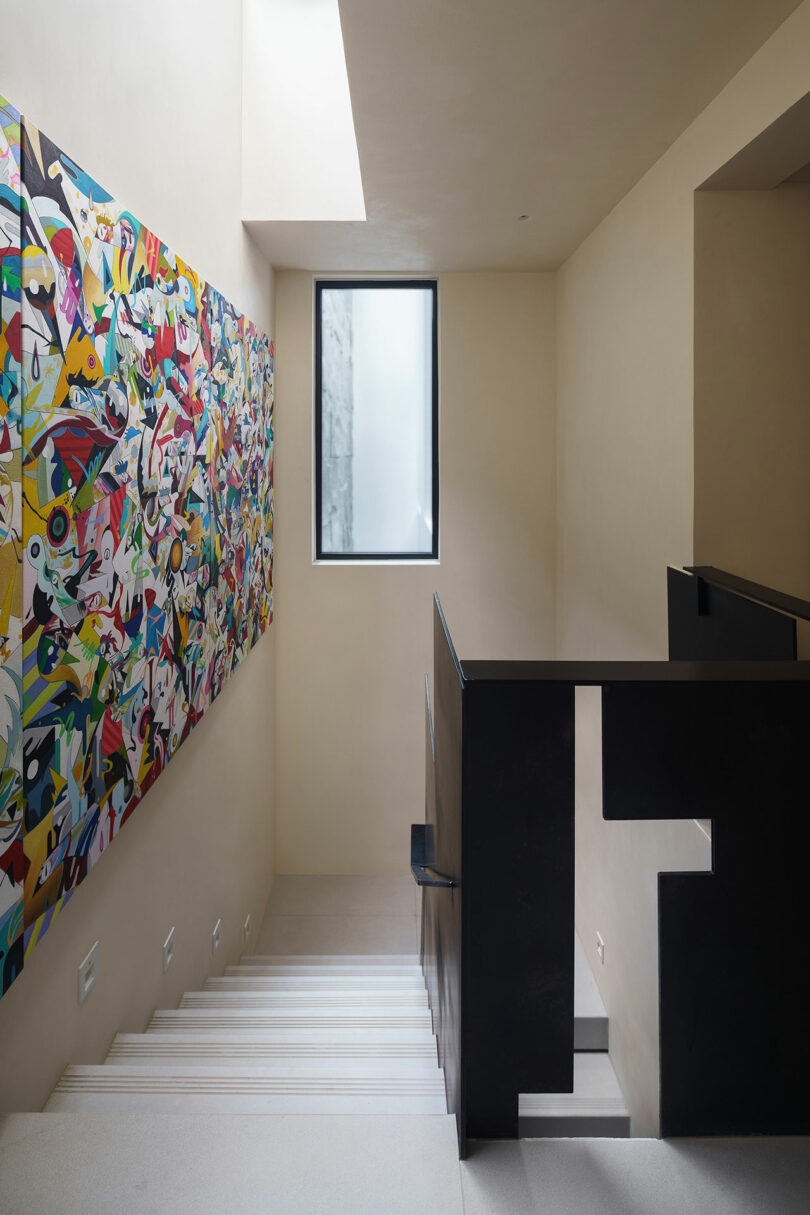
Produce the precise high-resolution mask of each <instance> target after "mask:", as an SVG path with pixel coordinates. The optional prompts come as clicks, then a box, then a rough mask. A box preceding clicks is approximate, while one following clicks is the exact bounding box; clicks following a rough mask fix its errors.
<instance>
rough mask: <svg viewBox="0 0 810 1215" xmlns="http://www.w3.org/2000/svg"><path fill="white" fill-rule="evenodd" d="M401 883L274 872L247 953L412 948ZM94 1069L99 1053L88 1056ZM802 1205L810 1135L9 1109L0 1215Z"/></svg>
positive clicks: (785, 1212) (434, 1214) (351, 1214)
mask: <svg viewBox="0 0 810 1215" xmlns="http://www.w3.org/2000/svg"><path fill="white" fill-rule="evenodd" d="M417 910H418V898H417V890H416V887H415V886H414V885H413V883H412V881H411V879H410V878H406V877H403V878H395V879H391V878H349V877H328V878H310V877H295V878H293V877H279V878H277V879H276V883H275V886H274V889H273V893H272V896H271V899H270V904H269V906H268V913H267V917H266V919H265V921H264V923H263V925H262V927H261V930H260V932H259V936H258V941H257V944H256V946H255V952H256V953H278V954H296V953H314V954H330V953H334V954H337V953H347V954H363V953H373V954H385V953H396V954H403V953H415V952H416V949H417V942H418V935H417V928H418V922H417ZM99 1062H100V1060H99ZM225 1210H227V1211H229V1212H233V1215H260V1213H261V1215H266V1213H270V1212H272V1215H808V1212H810V1139H791V1140H776V1139H753V1140H751V1139H748V1140H694V1141H685V1140H681V1141H668V1142H666V1143H664V1142H661V1141H659V1140H652V1139H585V1140H571V1139H562V1140H524V1141H521V1142H518V1143H481V1144H478V1145H477V1146H476V1147H475V1149H474V1151H473V1153H472V1154H471V1157H470V1159H469V1160H467V1161H465V1162H464V1163H462V1164H460V1163H459V1161H458V1160H457V1158H456V1143H455V1130H454V1124H453V1121H452V1120H451V1119H450V1118H435V1117H434V1118H429V1117H425V1118H423V1117H414V1118H399V1117H386V1118H373V1119H372V1118H363V1117H356V1116H341V1117H327V1116H317V1117H315V1116H303V1115H294V1116H286V1117H283V1116H253V1117H250V1116H239V1115H225V1116H219V1117H217V1116H205V1115H203V1116H197V1117H193V1116H188V1115H177V1114H175V1115H161V1116H157V1115H151V1114H117V1115H101V1114H17V1115H9V1116H7V1117H5V1118H4V1119H0V1212H2V1213H3V1215H48V1213H50V1212H54V1213H56V1212H58V1213H59V1215H96V1213H97V1215H108V1213H109V1212H110V1211H115V1212H116V1215H153V1213H154V1215H186V1213H188V1215H192V1212H193V1213H194V1215H215V1213H216V1215H219V1213H220V1212H222V1211H225Z"/></svg>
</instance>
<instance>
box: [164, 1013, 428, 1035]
mask: <svg viewBox="0 0 810 1215" xmlns="http://www.w3.org/2000/svg"><path fill="white" fill-rule="evenodd" d="M149 1024H150V1026H151V1027H153V1028H155V1029H157V1028H165V1027H166V1026H167V1025H172V1024H174V1025H177V1026H181V1027H183V1028H189V1027H190V1026H193V1025H199V1026H201V1027H202V1028H206V1027H211V1028H214V1027H215V1026H216V1027H219V1028H223V1029H262V1028H266V1029H275V1028H279V1029H281V1028H287V1029H293V1030H294V1029H315V1028H324V1029H330V1030H331V1029H360V1028H367V1029H371V1028H377V1029H430V1028H431V1025H432V1022H431V1018H430V1013H429V1012H427V1011H425V1012H420V1011H418V1010H413V1011H410V1012H408V1011H407V1010H406V1011H405V1012H401V1013H400V1012H396V1013H395V1012H394V1011H392V1010H391V1009H382V1010H380V1011H378V1012H376V1013H375V1012H370V1011H366V1012H363V1013H360V1012H356V1011H354V1010H352V1009H347V1010H344V1011H343V1012H335V1011H329V1010H328V1009H319V1010H316V1011H312V1010H306V1011H305V1010H301V1009H291V1010H289V1011H285V1010H278V1009H277V1010H275V1011H270V1010H268V1011H265V1012H260V1011H255V1010H250V1009H244V1008H242V1009H240V1008H232V1009H227V1008H226V1009H222V1008H167V1009H157V1010H156V1011H155V1012H154V1013H153V1015H152V1019H151V1021H150V1022H149Z"/></svg>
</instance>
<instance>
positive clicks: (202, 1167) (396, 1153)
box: [0, 1113, 463, 1215]
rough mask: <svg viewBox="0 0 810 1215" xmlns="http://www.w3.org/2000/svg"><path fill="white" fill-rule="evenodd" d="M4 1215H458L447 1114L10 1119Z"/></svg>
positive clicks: (1, 1152) (1, 1193)
mask: <svg viewBox="0 0 810 1215" xmlns="http://www.w3.org/2000/svg"><path fill="white" fill-rule="evenodd" d="M0 1211H2V1212H3V1215H111V1213H112V1212H114V1213H115V1215H223V1213H224V1212H228V1215H270V1213H271V1212H272V1215H462V1212H463V1207H462V1202H461V1185H460V1181H459V1168H458V1160H457V1158H456V1131H455V1124H454V1122H453V1120H452V1119H451V1118H448V1117H447V1116H446V1115H445V1116H444V1117H425V1118H420V1117H403V1118H398V1117H386V1118H365V1117H353V1116H349V1115H344V1116H341V1117H323V1116H312V1117H308V1116H306V1115H290V1116H287V1117H281V1116H272V1115H265V1116H250V1115H237V1114H230V1115H224V1116H223V1115H219V1116H210V1115H209V1116H206V1115H202V1114H198V1115H187V1114H153V1113H152V1114H122V1113H119V1114H116V1115H115V1116H114V1117H111V1116H109V1115H105V1114H79V1113H71V1114H10V1115H7V1116H6V1117H5V1118H2V1119H0Z"/></svg>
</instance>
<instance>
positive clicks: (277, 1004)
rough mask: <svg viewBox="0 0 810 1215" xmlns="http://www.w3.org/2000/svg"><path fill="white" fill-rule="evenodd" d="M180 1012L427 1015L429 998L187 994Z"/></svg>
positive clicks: (224, 993)
mask: <svg viewBox="0 0 810 1215" xmlns="http://www.w3.org/2000/svg"><path fill="white" fill-rule="evenodd" d="M179 1007H180V1008H266V1009H268V1010H273V1009H280V1010H282V1011H286V1010H289V1011H291V1010H293V1009H300V1010H301V1011H302V1012H317V1011H319V1010H320V1009H333V1010H334V1011H335V1012H344V1011H345V1012H350V1011H351V1012H354V1011H359V1012H363V1011H365V1010H369V1011H371V1012H375V1013H384V1012H386V1011H388V1010H389V1009H391V1010H392V1011H393V1012H395V1013H396V1012H424V1013H426V1014H428V1013H429V1011H430V1006H429V1004H428V1000H427V995H426V994H423V995H422V996H405V995H398V996H381V995H379V994H377V993H373V994H371V995H361V996H351V995H348V994H344V995H340V994H338V995H334V994H333V993H331V992H319V993H317V994H313V995H301V993H300V992H262V991H255V992H254V991H227V990H226V991H218V990H214V991H187V992H186V993H185V995H184V996H183V997H182V999H181V1000H180V1005H179Z"/></svg>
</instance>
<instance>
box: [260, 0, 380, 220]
mask: <svg viewBox="0 0 810 1215" xmlns="http://www.w3.org/2000/svg"><path fill="white" fill-rule="evenodd" d="M242 40H243V42H242V218H243V219H245V220H364V219H365V218H366V208H365V201H364V198H363V183H362V180H361V177H360V160H359V157H358V153H357V140H356V139H355V134H354V119H353V116H352V105H351V97H350V94H349V80H348V75H347V72H346V59H345V54H344V49H343V33H342V30H341V26H340V13H339V10H338V3H337V0H243V8H242Z"/></svg>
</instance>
